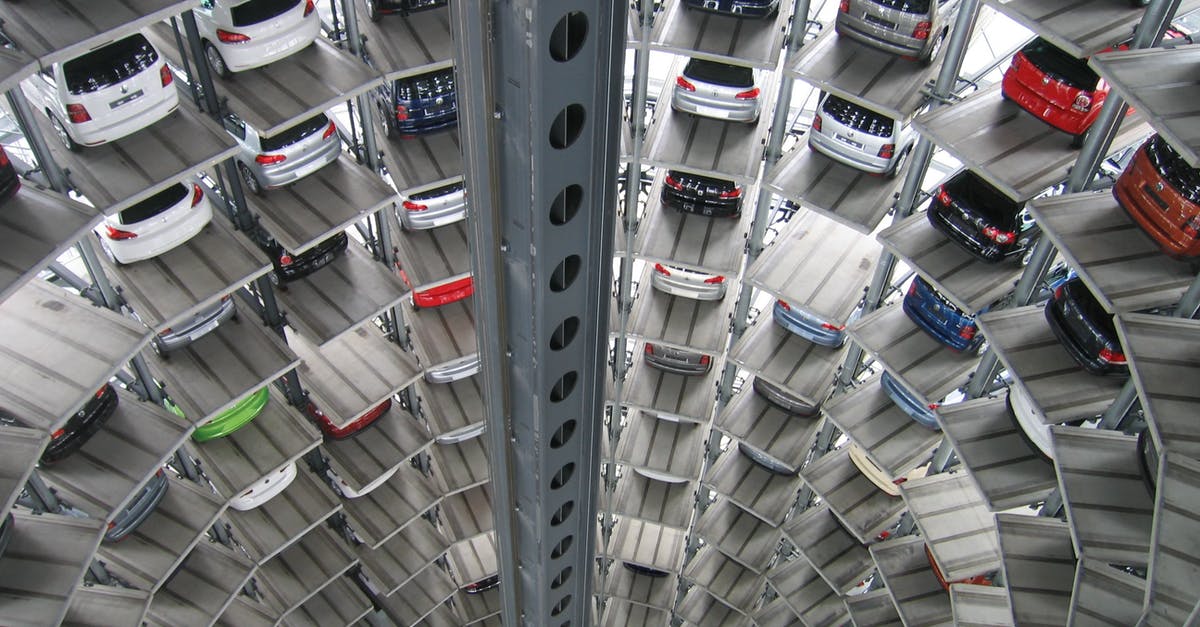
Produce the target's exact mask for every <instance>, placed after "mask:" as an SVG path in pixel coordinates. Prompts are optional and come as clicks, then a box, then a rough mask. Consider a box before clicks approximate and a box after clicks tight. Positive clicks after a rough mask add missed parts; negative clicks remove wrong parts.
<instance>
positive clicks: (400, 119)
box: [376, 68, 458, 137]
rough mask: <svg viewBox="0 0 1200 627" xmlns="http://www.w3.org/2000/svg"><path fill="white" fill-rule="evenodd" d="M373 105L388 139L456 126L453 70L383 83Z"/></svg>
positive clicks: (456, 115)
mask: <svg viewBox="0 0 1200 627" xmlns="http://www.w3.org/2000/svg"><path fill="white" fill-rule="evenodd" d="M376 102H377V103H378V105H379V112H380V114H381V115H382V117H383V121H384V124H385V126H386V127H387V135H388V137H410V136H415V135H421V134H423V133H432V132H434V131H440V130H442V129H446V128H450V127H452V126H454V125H456V124H458V101H457V98H456V97H455V91H454V69H453V68H446V69H442V70H434V71H433V72H427V73H425V74H419V75H417V76H406V77H403V78H398V79H396V80H394V81H392V82H390V83H384V84H383V86H381V87H380V88H379V90H378V98H377V99H376Z"/></svg>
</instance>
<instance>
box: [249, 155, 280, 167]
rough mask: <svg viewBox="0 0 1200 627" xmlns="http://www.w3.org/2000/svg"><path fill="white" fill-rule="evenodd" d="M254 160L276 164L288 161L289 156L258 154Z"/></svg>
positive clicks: (264, 163)
mask: <svg viewBox="0 0 1200 627" xmlns="http://www.w3.org/2000/svg"><path fill="white" fill-rule="evenodd" d="M254 160H255V161H256V162H258V163H259V164H261V165H275V164H276V163H283V162H284V161H287V157H286V156H284V155H258V156H257V157H255V158H254Z"/></svg>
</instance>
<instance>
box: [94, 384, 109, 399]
mask: <svg viewBox="0 0 1200 627" xmlns="http://www.w3.org/2000/svg"><path fill="white" fill-rule="evenodd" d="M107 389H108V386H107V385H106V386H104V387H102V388H100V389H99V390H96V398H100V397H101V396H104V391H105V390H107Z"/></svg>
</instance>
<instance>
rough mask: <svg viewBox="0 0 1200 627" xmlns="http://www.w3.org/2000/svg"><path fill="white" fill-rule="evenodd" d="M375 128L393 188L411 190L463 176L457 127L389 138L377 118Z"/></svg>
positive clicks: (373, 117) (372, 117)
mask: <svg viewBox="0 0 1200 627" xmlns="http://www.w3.org/2000/svg"><path fill="white" fill-rule="evenodd" d="M375 118H376V116H371V119H373V120H374V119H375ZM374 129H375V137H376V138H378V139H379V144H380V147H381V148H382V149H383V164H384V166H385V167H386V168H387V174H388V176H390V177H392V182H393V183H394V184H395V185H396V189H399V190H411V189H414V188H418V187H424V186H427V185H432V184H434V183H441V182H445V181H447V180H448V179H452V178H454V177H457V176H462V173H463V165H462V144H461V143H459V138H458V127H454V128H451V129H447V130H444V131H438V132H436V133H426V134H422V135H416V136H413V137H408V138H405V137H397V138H389V137H388V136H387V133H386V132H385V130H384V128H383V126H382V125H380V123H379V121H378V120H375V122H374Z"/></svg>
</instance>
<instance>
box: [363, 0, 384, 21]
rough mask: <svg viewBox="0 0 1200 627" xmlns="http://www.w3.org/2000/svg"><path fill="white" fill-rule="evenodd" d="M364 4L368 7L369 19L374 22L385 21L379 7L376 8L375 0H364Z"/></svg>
mask: <svg viewBox="0 0 1200 627" xmlns="http://www.w3.org/2000/svg"><path fill="white" fill-rule="evenodd" d="M363 4H365V5H367V17H368V18H370V20H371V21H372V22H378V21H379V20H381V19H383V14H382V13H380V12H379V7H377V6H375V0H363Z"/></svg>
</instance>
